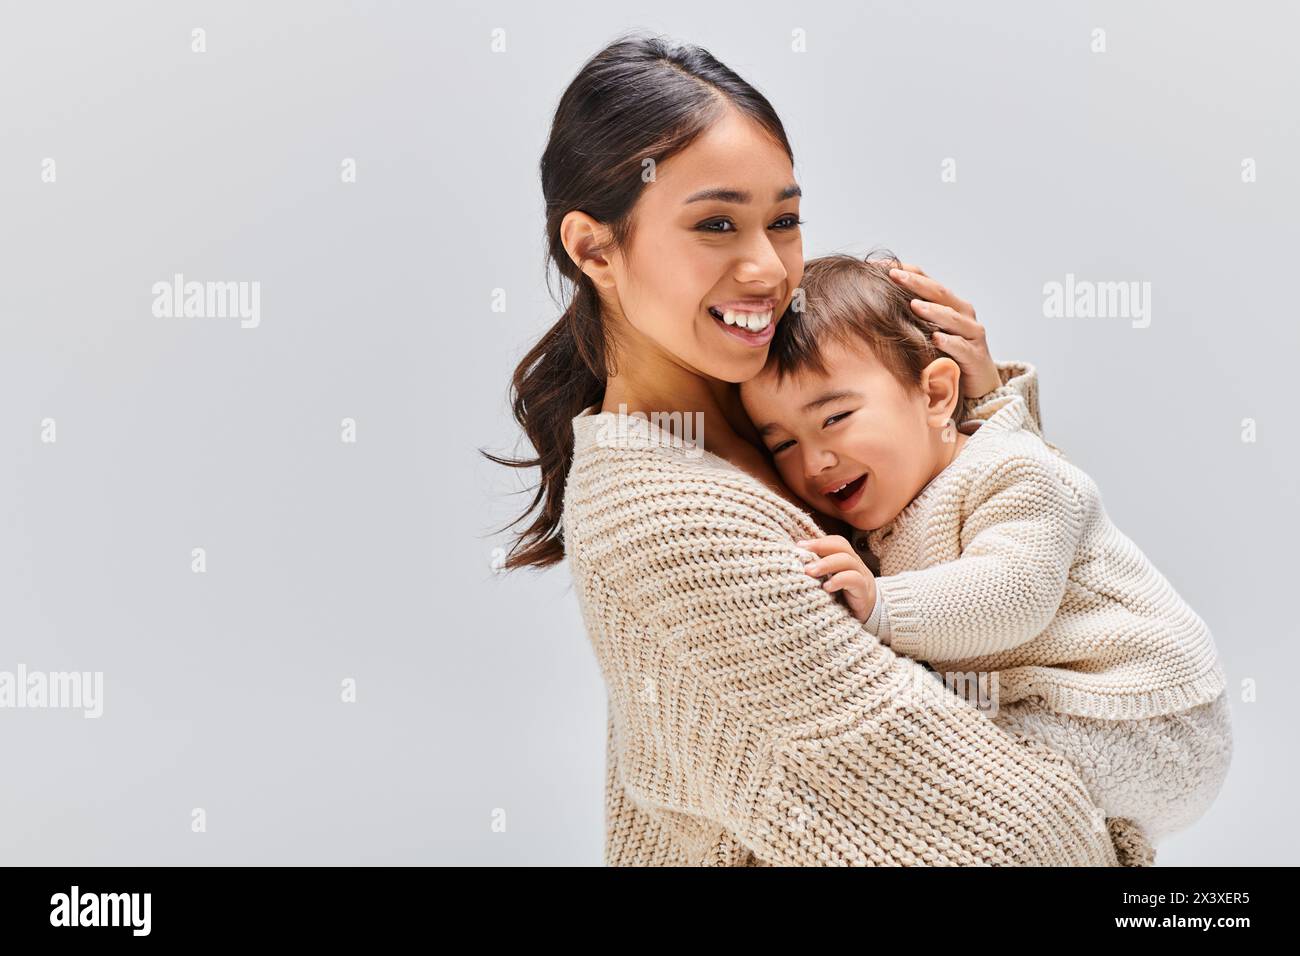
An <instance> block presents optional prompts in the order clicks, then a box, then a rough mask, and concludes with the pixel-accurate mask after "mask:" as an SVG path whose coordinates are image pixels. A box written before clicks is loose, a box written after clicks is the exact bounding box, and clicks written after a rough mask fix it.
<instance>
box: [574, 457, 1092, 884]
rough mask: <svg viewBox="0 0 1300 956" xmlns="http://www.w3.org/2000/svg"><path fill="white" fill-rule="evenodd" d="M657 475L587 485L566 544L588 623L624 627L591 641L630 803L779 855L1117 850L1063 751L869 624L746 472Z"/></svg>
mask: <svg viewBox="0 0 1300 956" xmlns="http://www.w3.org/2000/svg"><path fill="white" fill-rule="evenodd" d="M657 477H658V476H656V474H655V472H654V470H653V468H647V467H639V468H638V469H637V480H635V481H627V482H622V481H614V482H602V484H601V487H602V491H603V492H604V494H603V495H602V496H601V500H600V502H599V503H598V507H596V508H592V509H590V510H588V509H586V508H583V509H582V510H583V511H584V515H583V522H584V525H585V527H584V530H583V533H582V535H581V538H582V541H574V542H571V543H572V544H574V547H573V549H572V553H571V556H570V557H571V560H572V561H573V563H574V572H575V581H577V582H579V584H580V594H581V600H582V606H583V613H584V615H585V616H587V618H588V627H589V629H591V630H592V633H601V634H609V633H612V632H624V631H627V630H628V629H629V628H630V629H631V631H632V632H633V633H635V634H637V635H638V637H637V639H635V640H634V641H632V642H631V645H630V646H613V645H609V646H601V647H598V651H597V653H598V655H599V656H600V657H601V665H602V669H603V670H604V672H605V674H606V678H607V683H608V684H609V686H610V688H611V707H612V708H613V711H614V713H615V714H616V720H615V722H616V723H617V724H618V725H619V730H620V732H619V735H618V736H619V744H618V752H617V757H618V766H619V768H620V770H619V773H620V776H621V783H622V784H623V786H625V787H626V789H627V791H628V792H629V794H631V795H632V797H633V798H634V799H635V800H636V802H637V803H638V804H639V805H640V806H642V807H644V808H646V809H647V810H652V811H653V812H654V813H657V814H667V815H668V816H669V817H673V816H674V815H680V814H685V815H687V816H688V817H690V818H694V819H703V820H707V821H711V822H713V823H714V824H715V825H718V826H720V827H722V828H723V829H724V830H725V831H727V832H728V833H730V834H732V835H734V837H735V839H736V840H737V841H739V842H740V843H741V844H743V845H744V846H746V847H747V848H748V849H749V850H750V851H752V852H753V853H754V854H755V855H756V856H757V857H758V859H759V860H761V861H763V862H766V863H771V864H776V865H824V864H843V863H852V864H964V865H972V864H1013V865H1014V864H1020V865H1039V864H1042V865H1114V864H1115V862H1116V860H1115V852H1114V848H1113V846H1112V845H1111V843H1110V839H1109V836H1108V834H1107V831H1106V827H1105V824H1104V817H1103V815H1102V814H1101V812H1100V811H1099V810H1098V808H1097V807H1095V806H1094V805H1093V803H1092V802H1091V800H1090V799H1089V797H1088V794H1087V791H1086V790H1085V788H1084V786H1083V783H1082V781H1081V780H1080V778H1079V777H1078V775H1077V773H1076V772H1075V771H1074V770H1073V769H1072V768H1071V767H1070V766H1069V765H1068V764H1067V763H1066V762H1065V761H1064V759H1063V758H1061V757H1059V756H1058V755H1056V754H1054V753H1052V752H1051V751H1050V750H1048V749H1047V748H1046V747H1044V746H1042V745H1039V744H1037V743H1034V742H1031V741H1029V740H1027V739H1024V738H1013V737H1011V736H1010V735H1008V734H1007V733H1005V732H1004V731H1002V730H1001V729H1000V728H998V727H997V726H996V725H995V724H993V723H992V722H991V721H989V720H988V719H987V718H985V717H984V716H983V715H982V714H980V713H979V712H978V711H977V710H975V709H974V708H973V707H971V706H970V705H969V704H967V703H966V702H964V701H961V700H959V699H958V698H957V697H955V696H954V695H951V694H948V693H946V692H945V691H944V689H943V688H942V687H941V686H940V685H939V684H938V683H937V682H936V681H935V680H934V679H933V678H932V677H931V676H929V673H928V672H927V671H926V670H925V669H923V668H922V667H920V665H918V664H916V663H915V662H913V661H911V660H909V659H907V658H904V657H899V656H897V655H895V654H894V653H893V652H892V651H890V650H889V649H888V648H885V647H883V646H882V645H881V644H880V643H879V642H878V641H877V640H876V639H875V638H874V637H872V636H870V635H869V634H867V633H866V631H864V630H863V628H862V627H861V626H860V624H859V623H858V622H857V621H856V620H855V619H854V618H853V617H852V616H851V615H850V614H849V612H848V611H847V610H846V609H845V608H844V607H843V606H842V605H840V604H839V603H838V602H836V601H835V600H834V598H833V597H832V596H831V595H829V594H827V593H826V592H825V591H823V590H822V589H821V588H820V587H818V586H817V583H816V582H815V581H813V580H812V578H810V577H808V576H807V575H806V574H804V572H803V566H802V561H801V559H800V556H799V554H798V552H797V550H796V549H795V547H794V544H793V542H792V541H791V539H790V535H789V533H788V532H787V531H786V530H784V528H783V527H782V526H781V524H780V522H779V520H778V518H777V516H776V515H775V514H774V513H773V509H772V507H771V505H770V504H769V503H768V502H766V501H765V500H763V499H761V498H758V497H756V496H755V495H754V493H753V490H752V488H750V487H749V485H748V484H747V483H742V482H741V481H740V480H739V477H737V478H735V479H733V478H730V477H729V476H727V475H726V474H725V473H723V472H721V471H720V470H716V469H715V470H711V472H710V479H709V480H707V481H706V480H704V479H701V480H700V482H699V486H698V487H691V486H690V485H689V484H688V485H685V486H684V487H683V486H682V485H681V483H680V481H679V482H677V483H673V482H663V483H660V482H658V481H657V480H656V478H657ZM575 504H577V507H579V508H582V505H581V504H580V503H575ZM606 525H608V526H607V527H606Z"/></svg>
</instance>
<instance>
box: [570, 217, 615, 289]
mask: <svg viewBox="0 0 1300 956" xmlns="http://www.w3.org/2000/svg"><path fill="white" fill-rule="evenodd" d="M609 240H610V231H609V228H608V227H607V226H606V225H605V224H604V223H602V222H598V221H597V220H595V219H593V218H591V216H589V215H587V214H586V213H585V212H581V211H579V210H576V209H575V210H573V211H572V212H570V213H568V214H566V215H565V217H564V219H563V221H561V223H560V241H561V242H562V243H564V250H565V251H566V252H567V253H568V254H569V258H570V259H572V260H573V262H574V264H575V265H576V266H577V267H578V268H579V269H581V270H582V271H583V272H584V273H585V274H586V276H587V278H589V279H591V281H592V282H594V283H595V284H596V286H597V288H610V287H611V286H613V285H614V274H613V269H612V268H611V266H610V262H609V259H608V258H606V256H605V254H604V249H605V247H606V245H607V243H608V242H609Z"/></svg>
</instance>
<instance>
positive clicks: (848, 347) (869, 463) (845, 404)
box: [740, 342, 964, 531]
mask: <svg viewBox="0 0 1300 956" xmlns="http://www.w3.org/2000/svg"><path fill="white" fill-rule="evenodd" d="M822 351H823V357H824V359H825V364H826V368H827V370H828V371H827V373H826V374H821V373H819V372H816V371H812V370H805V371H801V372H798V373H795V374H793V375H787V376H786V377H785V378H784V380H782V381H778V379H777V375H776V373H775V371H774V370H772V369H766V370H764V371H763V373H762V374H760V375H759V376H758V377H757V378H755V379H753V380H752V381H749V382H746V383H745V384H744V385H743V386H741V390H740V397H741V401H742V402H743V403H744V405H745V411H746V412H747V413H748V414H749V417H750V419H751V420H752V421H753V422H754V425H755V427H757V428H758V429H759V431H760V434H761V435H762V437H763V443H764V444H765V445H766V446H767V448H768V450H769V451H770V452H771V453H772V460H773V463H774V464H775V465H776V468H777V471H779V472H780V474H781V478H782V480H783V481H785V483H786V484H787V485H788V486H789V487H790V489H791V490H792V491H794V492H795V493H796V494H797V495H798V496H799V497H800V498H802V499H803V500H804V501H806V502H807V503H808V504H809V505H810V506H811V507H813V508H815V509H816V510H818V511H821V512H824V513H825V514H829V515H837V516H839V517H840V518H843V519H844V520H845V521H847V522H848V523H849V524H851V525H852V526H853V527H855V528H858V529H861V530H864V531H870V530H874V529H876V528H879V527H882V526H883V525H886V524H888V523H889V522H891V521H893V520H894V518H896V517H897V516H898V513H899V512H900V511H902V510H903V509H904V508H905V507H907V505H908V504H909V503H910V502H911V501H912V499H913V498H915V497H916V496H917V494H918V493H920V491H921V489H923V488H924V487H925V486H926V485H927V484H929V482H930V481H931V480H932V479H933V478H934V476H935V475H937V474H938V473H939V472H940V471H942V470H943V468H944V467H946V465H947V464H948V462H949V461H951V460H952V457H953V455H954V454H955V452H956V451H957V450H959V449H960V444H959V443H954V442H953V441H945V440H944V436H945V433H944V428H945V426H946V425H947V422H948V415H949V409H951V408H952V407H953V406H954V405H955V404H956V400H957V391H956V389H957V380H958V373H957V367H956V363H954V362H953V361H952V360H951V359H949V358H941V359H936V360H935V361H934V362H933V363H932V364H931V365H930V366H928V367H927V368H926V370H925V372H924V373H923V377H922V382H921V385H920V387H919V388H918V387H915V386H913V387H908V386H907V385H905V384H904V383H903V382H901V381H899V379H898V378H897V377H896V376H895V375H894V374H893V373H891V372H890V371H889V369H887V368H886V367H885V366H884V365H883V364H882V363H881V361H880V359H878V358H877V357H876V355H875V353H873V352H872V351H871V350H870V349H869V348H868V347H867V346H866V345H865V344H857V343H853V344H841V343H838V342H833V343H827V344H826V345H825V346H824V347H823V350H822ZM950 366H951V367H950ZM949 437H952V436H951V435H950V436H949ZM959 441H964V437H963V438H961V439H959Z"/></svg>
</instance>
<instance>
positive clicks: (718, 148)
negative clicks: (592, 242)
mask: <svg viewBox="0 0 1300 956" xmlns="http://www.w3.org/2000/svg"><path fill="white" fill-rule="evenodd" d="M610 267H611V271H612V274H613V277H614V286H615V293H616V297H617V308H616V310H614V311H615V313H616V315H617V316H618V320H617V321H618V324H617V325H616V329H617V331H618V332H619V333H620V334H621V336H622V337H623V338H624V339H625V341H626V344H627V345H628V346H629V347H628V348H627V349H626V352H627V354H629V355H633V356H637V355H642V354H644V353H645V351H646V347H651V348H653V349H656V350H657V351H659V352H661V353H663V354H664V355H665V356H666V357H667V358H668V359H669V360H670V361H673V362H675V363H676V364H678V365H681V366H683V367H685V368H687V369H689V370H690V371H693V372H695V373H698V374H701V375H704V376H708V377H710V378H714V379H721V380H722V381H725V382H742V381H744V380H745V379H748V378H752V377H753V376H754V375H756V374H757V373H758V372H759V370H760V369H761V368H762V367H763V363H764V361H765V360H766V358H767V346H768V343H769V342H770V341H771V338H772V334H773V332H774V331H775V329H776V324H777V321H778V320H779V318H780V316H781V314H782V313H783V312H784V311H785V309H786V307H787V306H788V305H789V304H790V300H791V298H792V297H793V295H794V289H795V288H796V287H797V286H798V284H799V281H800V279H801V278H802V276H803V238H802V234H801V232H800V229H799V187H798V186H797V185H796V183H795V181H794V169H793V167H792V166H791V163H790V157H789V156H787V155H786V152H785V150H784V149H783V148H782V147H781V146H780V145H779V144H777V143H776V142H775V141H774V140H773V139H772V138H771V137H770V136H768V135H767V133H766V132H764V130H763V129H762V127H760V126H758V125H757V124H756V123H754V122H753V121H752V120H749V119H747V118H745V117H744V116H742V115H740V114H739V113H736V112H734V111H730V110H729V111H728V112H727V113H726V114H725V115H724V116H723V118H721V119H720V120H719V121H718V122H716V123H714V124H713V125H712V126H710V127H709V128H708V129H707V130H706V131H705V132H704V133H702V134H701V135H700V136H699V137H698V138H697V139H696V140H695V141H694V142H692V143H691V145H690V146H688V147H687V148H686V149H684V150H682V151H681V152H680V153H678V154H676V155H674V156H672V157H670V158H669V159H667V160H665V161H664V162H662V163H660V164H659V165H658V167H657V168H656V169H655V179H654V181H652V182H649V183H647V184H646V186H645V189H644V191H643V192H642V195H641V197H640V198H639V199H638V200H637V204H636V207H635V209H634V210H633V221H632V237H631V240H630V242H629V243H628V244H627V246H626V247H625V248H623V249H621V250H615V251H614V252H613V253H612V254H611V256H610ZM627 340H630V341H627Z"/></svg>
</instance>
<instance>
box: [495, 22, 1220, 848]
mask: <svg viewBox="0 0 1300 956" xmlns="http://www.w3.org/2000/svg"><path fill="white" fill-rule="evenodd" d="M541 178H542V188H543V193H544V196H545V200H546V219H547V221H546V230H547V239H548V246H549V253H550V256H551V259H552V261H553V262H554V265H555V267H556V268H557V270H558V271H559V273H560V275H561V276H562V277H563V279H564V280H567V283H568V286H569V287H570V289H571V295H570V297H569V300H568V302H567V303H566V307H565V311H564V314H563V316H562V317H561V319H560V320H559V321H558V322H557V323H556V324H555V325H554V326H553V327H552V328H551V329H550V330H549V331H548V332H547V333H546V334H545V335H544V336H543V337H542V338H541V340H540V341H539V342H538V343H537V344H536V345H535V346H534V347H533V348H532V349H531V351H529V352H528V354H527V355H526V356H525V357H524V359H523V361H522V362H521V363H520V365H519V367H518V369H517V370H516V372H515V375H514V379H513V382H512V402H513V411H514V416H515V418H516V420H517V421H518V423H519V424H520V426H521V427H522V429H523V431H524V433H525V435H526V437H527V438H528V440H529V442H530V443H531V445H532V447H533V449H534V451H535V455H533V456H531V457H525V458H510V457H500V456H491V457H493V459H494V460H496V461H499V462H501V463H502V464H507V465H511V466H514V467H525V468H538V469H539V470H540V485H539V486H538V488H537V491H536V495H535V497H534V499H533V502H532V505H531V507H530V508H529V509H528V511H527V512H526V513H525V515H523V516H522V517H521V519H520V522H523V523H525V527H524V528H523V529H522V531H521V532H520V534H519V535H518V537H517V538H516V540H515V541H514V544H513V547H512V550H511V552H510V554H509V556H508V559H507V567H510V568H522V567H538V568H542V567H548V566H551V565H554V564H556V563H558V562H560V561H562V560H564V559H567V562H568V565H569V569H570V573H571V575H572V578H573V582H574V590H575V593H576V596H577V600H578V603H579V606H580V608H581V612H582V618H583V621H584V623H585V626H586V629H587V633H588V636H589V638H590V640H591V644H592V647H593V649H594V650H595V654H596V658H597V661H598V663H599V665H600V670H601V674H602V676H603V679H604V681H605V685H606V691H607V699H608V718H607V738H606V739H607V751H606V780H605V862H606V863H607V864H609V865H668V866H678V865H708V866H756V865H757V866H803V865H1020V866H1116V865H1128V866H1134V865H1136V866H1141V865H1150V864H1151V863H1152V862H1153V860H1154V855H1155V846H1156V844H1157V842H1158V841H1160V840H1161V839H1163V838H1164V837H1166V836H1167V835H1169V834H1171V833H1174V832H1177V831H1179V830H1182V829H1184V828H1186V827H1187V826H1188V825H1190V824H1191V823H1193V822H1194V821H1195V820H1197V819H1198V818H1199V817H1201V816H1202V815H1203V814H1204V813H1205V811H1206V810H1207V809H1208V808H1209V806H1210V805H1211V804H1212V803H1213V801H1214V800H1215V798H1216V796H1217V795H1218V793H1219V791H1220V789H1221V787H1222V785H1223V782H1224V779H1225V777H1226V775H1227V772H1228V767H1229V764H1230V762H1231V757H1232V734H1231V726H1230V719H1229V711H1228V696H1227V691H1226V680H1225V675H1224V671H1223V669H1222V666H1221V664H1220V662H1219V660H1218V657H1217V654H1216V651H1215V646H1214V641H1213V639H1212V637H1211V635H1210V632H1209V630H1208V629H1207V627H1206V625H1205V623H1204V622H1203V621H1202V620H1201V618H1199V617H1198V616H1197V614H1196V613H1195V612H1194V611H1193V610H1192V609H1191V608H1190V607H1189V606H1188V605H1187V604H1186V603H1185V602H1184V601H1183V599H1182V598H1181V597H1180V596H1179V594H1178V593H1177V592H1176V591H1175V589H1174V587H1173V586H1172V585H1171V584H1170V582H1169V581H1168V580H1167V579H1166V578H1165V577H1164V576H1163V575H1162V574H1161V573H1160V571H1158V570H1157V569H1156V568H1155V567H1154V566H1153V565H1152V563H1151V562H1150V561H1149V560H1148V559H1147V558H1146V556H1145V555H1144V554H1143V553H1142V551H1140V550H1139V549H1138V547H1137V546H1136V545H1135V544H1134V543H1133V542H1132V541H1131V540H1130V539H1129V538H1127V537H1126V536H1125V535H1124V534H1123V533H1122V532H1121V531H1120V530H1119V529H1118V528H1117V527H1116V526H1115V525H1114V524H1113V523H1112V521H1111V520H1110V518H1109V517H1108V515H1107V513H1106V511H1105V509H1104V508H1103V506H1102V501H1101V496H1100V494H1099V491H1098V487H1097V485H1096V483H1095V482H1093V481H1092V479H1090V478H1089V477H1088V475H1087V474H1085V473H1084V472H1083V471H1082V470H1080V469H1079V468H1078V467H1076V466H1075V465H1073V464H1072V463H1071V462H1070V461H1069V460H1068V459H1067V458H1066V456H1065V454H1064V453H1063V452H1062V451H1061V450H1060V449H1059V448H1057V447H1056V446H1055V445H1053V444H1051V443H1050V442H1048V441H1047V440H1046V439H1045V438H1044V436H1043V434H1042V426H1041V419H1040V415H1039V408H1038V391H1037V377H1036V373H1035V371H1034V369H1033V367H1032V366H1031V365H1029V364H1027V363H1002V364H998V363H995V362H994V361H993V359H992V358H991V357H990V354H989V351H988V348H987V345H986V341H985V332H984V328H983V326H982V325H981V324H980V323H979V322H978V321H977V320H976V317H975V310H974V309H973V308H972V307H971V306H970V304H968V303H967V302H965V301H963V300H962V299H960V298H958V297H957V296H956V295H954V294H953V293H952V292H950V291H949V290H948V289H946V288H944V287H943V286H942V285H941V284H940V283H938V282H937V281H935V280H934V279H933V278H931V277H930V276H928V275H927V274H926V273H925V272H924V271H923V270H922V269H920V268H918V267H916V266H913V265H909V264H906V263H904V262H901V261H899V260H897V259H895V258H893V257H892V256H868V257H867V258H858V257H855V256H850V255H841V254H836V255H828V256H823V257H820V258H817V259H812V260H809V261H807V262H805V261H804V257H803V238H802V234H801V231H800V225H801V220H800V218H799V207H800V198H801V194H802V193H801V189H800V187H799V186H798V185H797V184H796V183H795V179H794V160H793V152H792V150H791V147H790V144H789V142H788V141H787V138H786V135H785V131H784V128H783V126H782V124H781V121H780V119H779V118H778V117H777V114H776V112H775V111H774V109H773V108H772V106H771V104H770V103H769V102H768V101H767V99H766V98H764V97H763V96H762V94H760V93H759V92H758V91H757V90H756V89H754V88H753V87H752V86H751V85H750V84H748V83H747V82H745V81H744V80H742V79H741V78H740V77H739V76H737V75H736V74H735V73H734V72H733V71H731V70H730V69H728V68H727V67H726V66H725V65H723V64H722V63H720V62H719V61H718V60H717V59H716V58H714V57H713V56H711V55H710V54H709V53H708V52H707V51H705V50H703V49H700V48H699V47H695V46H689V45H678V44H674V43H672V42H670V41H667V40H665V39H662V38H659V37H653V36H645V35H629V36H625V37H621V38H619V39H618V40H616V41H615V42H613V43H611V44H610V45H609V46H607V47H606V48H605V49H603V50H601V51H600V52H599V53H597V54H596V55H595V56H594V57H592V58H591V59H590V60H589V61H588V62H587V63H586V64H585V65H584V66H583V67H582V69H581V70H580V71H579V73H578V74H577V76H576V77H575V78H574V79H573V81H572V82H571V83H570V85H569V86H568V88H567V89H566V90H565V92H564V94H563V96H562V97H561V99H560V102H559V105H558V107H557V109H556V112H555V115H554V119H553V123H552V126H551V130H550V136H549V140H548V142H547V145H546V149H545V152H544V154H543V156H542V160H541ZM683 420H690V421H693V422H696V423H697V425H696V428H695V429H694V434H693V435H691V436H689V437H687V436H686V435H684V434H681V433H680V432H681V430H680V429H675V428H672V427H666V426H665V423H666V422H674V421H676V422H680V421H683ZM953 674H961V675H978V676H979V677H980V678H981V681H980V687H981V688H982V689H983V690H982V693H981V694H980V695H979V698H978V699H976V700H972V699H970V698H969V697H968V696H967V695H965V694H962V693H957V692H955V689H954V685H953V682H952V681H951V680H948V679H947V676H949V675H953ZM989 690H991V691H992V693H991V695H990V694H989V693H988V691H989Z"/></svg>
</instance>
